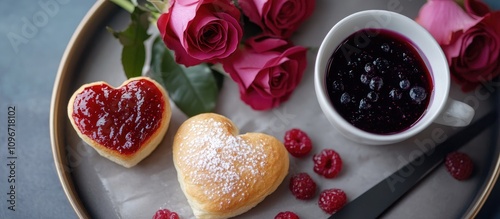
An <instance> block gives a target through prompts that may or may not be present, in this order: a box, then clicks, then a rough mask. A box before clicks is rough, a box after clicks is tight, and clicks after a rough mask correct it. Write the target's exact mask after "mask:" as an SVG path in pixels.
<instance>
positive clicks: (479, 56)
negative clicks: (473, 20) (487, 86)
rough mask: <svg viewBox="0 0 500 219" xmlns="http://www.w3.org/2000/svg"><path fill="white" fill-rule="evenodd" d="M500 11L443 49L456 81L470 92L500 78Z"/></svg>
mask: <svg viewBox="0 0 500 219" xmlns="http://www.w3.org/2000/svg"><path fill="white" fill-rule="evenodd" d="M499 21H500V11H499V12H492V13H488V14H487V15H486V16H484V17H483V18H482V19H481V20H480V22H479V23H477V24H476V25H474V26H473V27H471V28H469V29H467V30H465V31H459V32H455V33H454V34H453V38H455V40H454V42H453V43H451V44H450V45H446V46H443V51H444V52H445V54H446V56H447V57H448V60H449V62H450V71H451V73H452V77H453V78H454V79H455V80H456V81H457V82H459V83H460V84H461V85H462V89H463V90H464V91H470V90H473V89H474V88H476V87H477V86H478V85H480V84H481V83H484V82H486V81H489V80H491V79H493V78H494V77H496V76H498V75H500V22H499Z"/></svg>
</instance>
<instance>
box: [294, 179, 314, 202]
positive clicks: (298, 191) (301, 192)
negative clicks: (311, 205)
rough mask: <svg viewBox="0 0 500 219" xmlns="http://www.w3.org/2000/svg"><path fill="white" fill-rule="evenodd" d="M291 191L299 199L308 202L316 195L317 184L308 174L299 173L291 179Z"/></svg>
mask: <svg viewBox="0 0 500 219" xmlns="http://www.w3.org/2000/svg"><path fill="white" fill-rule="evenodd" d="M289 187H290V191H292V194H293V195H294V196H295V198H297V199H302V200H308V199H311V198H313V197H314V194H315V193H316V183H315V182H314V181H313V179H312V178H311V176H309V174H307V173H299V174H297V175H294V176H292V177H291V178H290V186H289Z"/></svg>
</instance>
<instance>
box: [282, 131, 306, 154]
mask: <svg viewBox="0 0 500 219" xmlns="http://www.w3.org/2000/svg"><path fill="white" fill-rule="evenodd" d="M285 148H286V149H287V150H288V152H289V153H290V154H291V155H292V156H294V157H303V156H305V155H307V154H308V153H309V152H310V151H311V149H312V143H311V139H310V138H309V136H307V134H306V133H305V132H303V131H302V130H300V129H291V130H288V131H287V132H286V133H285Z"/></svg>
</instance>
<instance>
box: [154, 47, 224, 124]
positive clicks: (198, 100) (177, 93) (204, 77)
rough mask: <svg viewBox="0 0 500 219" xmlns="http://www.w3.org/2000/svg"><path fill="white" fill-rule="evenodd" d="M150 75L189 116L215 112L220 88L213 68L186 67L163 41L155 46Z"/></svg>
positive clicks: (201, 66)
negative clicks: (178, 62) (175, 57)
mask: <svg viewBox="0 0 500 219" xmlns="http://www.w3.org/2000/svg"><path fill="white" fill-rule="evenodd" d="M150 74H151V77H152V78H153V79H155V80H156V81H158V82H159V83H160V84H162V85H163V86H164V87H165V88H166V89H167V91H168V92H169V96H170V98H171V99H172V100H173V101H174V103H175V105H176V106H177V107H178V108H179V109H180V110H181V111H182V112H184V113H185V114H186V115H187V116H189V117H191V116H194V115H197V114H200V113H205V112H212V111H213V110H214V109H215V104H216V102H217V96H218V93H219V89H218V88H217V82H216V80H215V78H214V75H213V73H212V70H211V69H210V67H209V66H208V65H206V64H200V65H197V66H193V67H189V68H186V67H185V66H184V65H179V64H177V63H176V62H175V60H174V57H173V54H172V53H171V51H170V50H168V49H167V48H166V47H165V44H164V43H163V41H162V40H161V39H160V38H156V39H155V41H154V43H153V48H152V56H151V70H150Z"/></svg>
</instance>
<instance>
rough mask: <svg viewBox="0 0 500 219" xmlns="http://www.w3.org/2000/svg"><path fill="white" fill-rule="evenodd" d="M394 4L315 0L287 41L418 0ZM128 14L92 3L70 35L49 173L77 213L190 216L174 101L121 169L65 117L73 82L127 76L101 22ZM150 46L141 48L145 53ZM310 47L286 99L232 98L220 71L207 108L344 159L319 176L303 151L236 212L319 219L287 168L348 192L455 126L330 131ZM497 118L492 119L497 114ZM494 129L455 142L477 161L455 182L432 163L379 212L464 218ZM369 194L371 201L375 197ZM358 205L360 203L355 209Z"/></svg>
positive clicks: (482, 96) (489, 167)
mask: <svg viewBox="0 0 500 219" xmlns="http://www.w3.org/2000/svg"><path fill="white" fill-rule="evenodd" d="M400 3H401V4H400V5H399V6H398V7H394V6H393V5H388V4H387V1H385V0H384V1H382V0H380V1H369V2H366V1H362V0H358V1H348V2H346V1H331V0H317V1H316V5H317V7H316V9H315V12H314V15H313V16H312V17H311V18H310V19H309V20H308V21H306V23H305V24H304V25H303V26H302V27H301V29H299V30H298V31H297V33H296V34H295V35H294V37H293V38H292V40H293V41H294V42H295V43H296V44H298V45H303V46H306V47H310V48H317V47H319V44H320V43H321V41H322V38H323V37H324V36H325V35H326V33H327V32H328V30H329V29H330V28H331V27H332V26H333V25H334V24H335V23H336V22H337V21H339V20H340V19H341V18H343V17H345V16H347V15H349V14H351V13H354V12H356V11H360V10H365V9H391V8H390V7H394V8H393V10H399V12H400V13H402V14H405V15H407V16H409V17H414V16H415V15H416V13H417V11H418V8H419V7H420V6H421V5H422V4H423V3H424V2H423V1H408V2H406V1H404V2H400ZM128 17H129V15H128V14H127V13H126V12H124V11H123V10H121V9H119V8H118V7H117V6H115V5H114V4H113V3H111V2H109V1H98V2H96V4H95V5H94V7H93V8H92V9H91V10H90V11H89V12H88V14H87V15H86V16H85V18H84V19H83V21H82V22H81V24H80V25H79V27H78V29H77V30H76V32H75V33H74V35H73V37H72V39H71V41H70V43H69V45H68V47H67V49H66V51H65V53H64V56H63V58H62V61H61V64H60V67H59V71H58V74H57V78H56V81H55V84H54V91H53V96H52V105H51V117H50V132H51V133H50V134H51V140H52V149H53V154H54V160H55V164H56V167H57V171H58V174H59V177H60V180H61V183H62V186H63V188H64V191H65V193H66V195H67V197H68V199H69V201H70V203H71V205H72V206H73V208H74V209H75V212H76V214H77V215H78V216H79V217H81V218H89V217H92V218H151V216H152V215H153V214H154V212H155V211H156V210H157V209H160V208H169V209H171V210H173V211H176V212H178V213H179V214H180V215H181V217H182V218H191V217H192V212H191V210H190V208H189V206H188V204H187V201H186V199H185V197H184V196H183V194H182V192H181V191H180V189H179V188H180V187H179V185H178V183H177V179H176V176H177V175H176V172H175V169H174V167H173V164H172V154H171V144H172V137H173V134H174V133H175V131H176V129H177V128H178V127H179V125H180V124H181V123H182V122H183V121H184V120H185V119H186V118H187V117H186V116H185V115H183V114H182V113H181V112H180V111H179V110H178V109H177V108H175V106H174V108H173V116H172V121H171V124H170V128H169V131H168V133H167V135H166V137H165V139H164V140H163V142H162V143H161V145H160V146H159V147H158V148H157V149H156V150H155V151H154V152H153V153H152V154H151V155H150V156H149V157H148V158H146V159H145V160H143V161H142V162H141V163H139V164H138V165H137V166H136V167H133V168H130V169H126V168H123V167H121V166H118V165H116V164H114V163H112V162H110V161H108V160H107V159H105V158H103V157H101V156H99V155H98V154H97V153H96V152H95V151H94V150H93V149H92V148H90V147H89V146H88V145H86V144H85V143H84V142H83V141H81V139H79V138H78V136H77V135H76V133H75V131H74V130H73V129H72V127H71V125H70V123H69V120H68V118H67V113H66V107H67V103H68V99H69V97H70V96H71V94H72V92H74V91H75V90H76V89H77V88H78V87H79V86H81V85H82V84H84V83H89V82H93V81H101V80H102V81H107V82H109V83H110V84H111V85H114V86H118V85H120V84H121V83H122V82H123V81H124V80H126V78H125V76H124V73H123V70H122V68H121V64H120V52H121V47H120V45H119V43H118V42H117V40H115V39H114V38H113V37H112V36H111V34H109V33H108V32H107V31H106V28H105V27H106V26H111V27H113V28H115V29H118V30H119V29H122V28H124V27H125V26H126V25H127V24H128V21H129V18H128ZM148 52H149V51H148ZM315 55H316V54H315V53H314V52H313V51H311V52H309V54H308V67H307V69H306V72H305V75H304V79H303V81H302V82H301V84H300V85H299V86H298V87H297V89H296V90H295V92H294V94H293V95H292V98H291V99H290V100H289V101H288V102H286V103H284V104H282V105H281V106H280V107H278V108H276V109H273V110H270V111H266V112H259V111H253V110H251V109H250V108H249V107H248V106H246V105H245V104H243V103H242V101H241V100H240V99H239V94H238V88H237V85H236V84H234V82H232V81H231V80H229V79H226V80H225V82H224V85H223V88H222V91H221V93H220V96H219V100H218V105H217V109H216V112H217V113H220V114H223V115H225V116H227V117H229V118H230V119H232V120H233V121H234V123H235V124H236V125H238V126H239V127H240V129H241V132H242V133H244V132H250V131H252V132H253V131H256V132H266V133H268V134H271V135H274V136H275V137H277V138H278V139H283V136H284V133H285V131H286V130H288V129H291V128H301V129H303V130H305V131H306V132H308V133H309V135H310V137H311V138H312V140H313V143H314V149H313V151H312V153H311V154H314V153H317V152H319V151H320V150H321V149H323V148H333V149H335V150H336V151H338V152H339V153H340V155H341V156H342V158H343V160H344V169H343V170H342V173H341V174H340V176H338V177H337V178H335V179H324V178H322V177H320V176H318V175H316V174H314V173H313V171H312V155H310V156H308V157H306V158H303V159H296V158H291V160H290V173H289V175H288V177H287V178H286V179H285V181H284V182H283V183H282V185H281V186H280V187H279V188H278V189H277V191H276V192H275V193H273V194H272V195H270V196H269V197H267V198H266V199H265V200H264V202H263V203H261V204H259V205H257V207H255V208H254V209H251V210H250V211H249V212H247V213H245V214H243V215H241V216H238V218H273V217H274V216H275V215H276V214H277V213H278V212H280V211H286V210H293V211H296V212H298V213H299V216H301V218H327V217H328V215H327V214H325V213H324V212H322V211H321V210H320V209H319V208H318V206H317V196H316V198H315V199H314V200H311V201H299V200H296V199H295V198H294V197H293V196H292V195H291V194H290V192H289V191H288V188H287V187H288V180H289V177H290V175H291V174H294V173H298V172H308V173H310V175H311V176H312V177H313V179H315V181H316V182H317V183H318V185H319V189H328V188H332V187H336V188H341V189H343V190H344V191H345V192H346V194H347V196H348V200H354V199H355V198H356V197H357V196H359V195H361V194H362V193H363V192H364V191H366V190H368V189H369V188H370V187H372V186H373V185H375V184H376V183H378V182H379V181H381V180H383V179H384V178H385V177H387V176H388V175H390V174H391V173H393V172H394V171H396V170H397V169H398V168H399V167H401V166H403V165H405V164H406V163H407V162H408V161H409V159H410V158H411V157H412V156H413V155H412V153H415V151H419V150H420V152H424V151H423V150H422V149H421V148H422V147H421V142H424V141H423V140H424V139H426V138H429V136H431V134H432V132H433V131H435V130H437V129H441V130H443V131H445V133H446V134H447V135H452V134H453V133H454V132H455V131H457V130H458V129H454V128H449V127H443V126H439V125H436V124H433V125H432V126H431V127H429V128H428V129H426V130H425V131H424V132H422V133H420V134H419V135H418V136H416V137H415V138H412V139H409V140H407V141H404V142H401V143H398V144H393V145H385V146H367V145H358V144H356V143H353V142H350V141H349V140H347V139H345V138H343V137H342V136H341V135H339V134H338V133H337V132H336V131H335V130H334V129H333V128H332V127H331V125H330V124H329V123H328V122H327V120H326V118H325V117H324V115H323V114H322V112H321V110H320V108H319V105H318V103H317V101H316V97H315V94H314V89H313V63H314V61H315ZM451 96H452V97H453V98H454V99H457V100H462V101H464V102H468V103H469V104H471V105H473V107H474V108H475V109H476V119H477V118H479V117H481V116H482V115H483V114H484V113H485V112H487V111H488V110H491V109H492V108H495V107H496V104H495V103H496V102H498V100H497V98H494V93H491V92H489V91H488V90H482V91H477V92H472V93H468V94H464V93H462V92H460V90H459V88H457V87H456V85H454V86H452V90H451ZM497 124H498V122H497ZM497 133H498V130H497V128H492V129H489V130H488V131H486V132H484V133H483V134H481V135H479V136H477V137H476V138H475V139H474V140H473V141H471V142H470V143H469V144H467V145H465V146H464V147H463V148H462V149H461V150H462V151H465V152H467V153H468V154H469V155H470V156H471V157H472V158H473V160H474V162H475V164H476V166H477V168H476V171H475V174H474V176H473V178H472V179H470V180H467V181H463V182H460V181H457V180H454V179H453V178H452V177H451V176H450V175H449V174H448V173H447V172H446V170H445V168H444V167H439V168H437V170H436V171H434V172H432V173H431V174H430V175H429V176H428V177H427V178H426V179H424V180H423V181H422V182H421V183H420V184H419V185H418V186H416V187H415V188H414V189H413V190H412V191H411V192H410V193H409V194H407V195H406V196H405V197H404V198H403V199H402V200H401V201H399V202H398V203H397V204H396V205H395V206H394V207H393V208H391V209H390V210H389V211H388V212H387V213H385V215H384V217H385V218H457V217H466V218H469V217H473V216H474V215H476V214H477V213H478V211H479V210H480V208H481V206H482V205H483V203H484V201H485V200H486V198H487V197H488V195H489V193H490V191H491V189H492V187H493V185H494V184H495V182H496V179H497V177H498V173H499V166H500V163H499V149H500V148H499V147H498V140H499V139H498V136H497ZM374 201H375V200H374ZM360 210H362V209H360Z"/></svg>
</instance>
